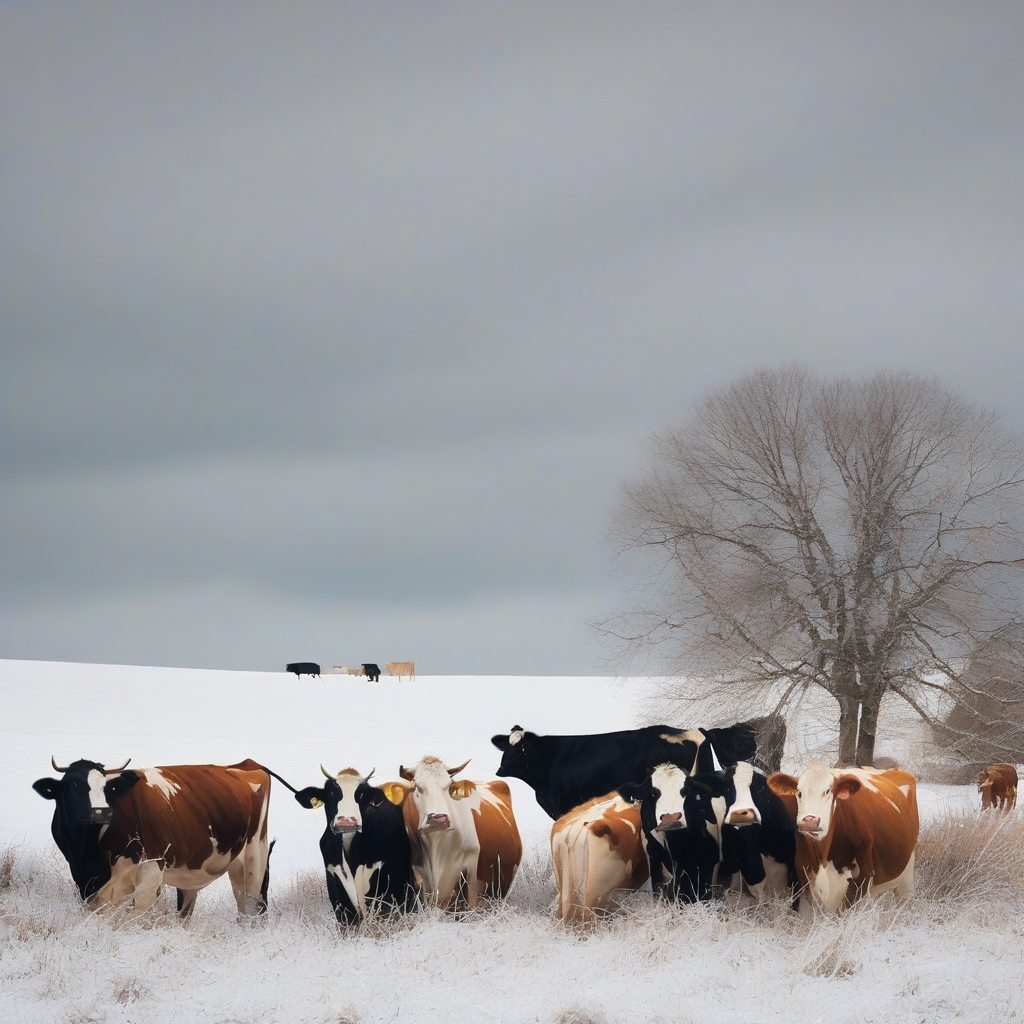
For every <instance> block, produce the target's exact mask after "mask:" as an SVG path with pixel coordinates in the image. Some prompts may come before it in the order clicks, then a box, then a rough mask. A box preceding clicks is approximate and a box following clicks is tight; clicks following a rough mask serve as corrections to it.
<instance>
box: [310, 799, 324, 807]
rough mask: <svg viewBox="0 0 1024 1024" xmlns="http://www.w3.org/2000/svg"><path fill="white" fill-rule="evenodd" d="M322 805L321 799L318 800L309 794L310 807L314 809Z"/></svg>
mask: <svg viewBox="0 0 1024 1024" xmlns="http://www.w3.org/2000/svg"><path fill="white" fill-rule="evenodd" d="M323 805H324V802H323V800H318V799H317V798H316V797H315V796H311V797H310V798H309V806H310V807H312V808H314V809H315V808H317V807H323Z"/></svg>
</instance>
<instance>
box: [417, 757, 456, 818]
mask: <svg viewBox="0 0 1024 1024" xmlns="http://www.w3.org/2000/svg"><path fill="white" fill-rule="evenodd" d="M451 783H452V777H451V776H450V775H449V774H448V769H447V768H445V766H444V765H443V764H442V763H441V762H440V761H438V760H437V759H436V758H424V759H423V760H422V761H420V763H419V764H418V765H416V767H415V768H414V769H413V792H412V795H413V797H414V799H415V801H416V809H417V810H418V811H419V812H420V828H424V827H425V826H428V825H429V822H428V820H427V819H428V817H429V816H430V815H441V814H444V815H448V817H449V820H450V819H451V818H452V817H453V805H454V804H455V803H456V801H453V800H452V799H451V797H450V796H449V794H448V787H449V786H450V785H451Z"/></svg>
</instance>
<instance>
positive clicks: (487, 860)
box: [33, 715, 1017, 924]
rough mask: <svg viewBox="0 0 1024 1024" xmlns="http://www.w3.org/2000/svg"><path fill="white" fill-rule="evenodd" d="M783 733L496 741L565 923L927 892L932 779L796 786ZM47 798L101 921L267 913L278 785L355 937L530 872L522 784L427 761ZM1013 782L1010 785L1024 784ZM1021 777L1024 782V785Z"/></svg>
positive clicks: (762, 722)
mask: <svg viewBox="0 0 1024 1024" xmlns="http://www.w3.org/2000/svg"><path fill="white" fill-rule="evenodd" d="M784 739H785V725H784V723H783V722H782V720H781V718H779V716H774V715H773V716H769V717H767V718H762V719H755V720H752V721H750V722H745V723H738V724H737V725H734V726H731V727H729V728H725V729H677V728H673V727H670V726H662V725H659V726H649V727H647V728H643V729H632V730H625V731H620V732H612V733H602V734H597V735H583V736H550V735H549V736H538V735H537V734H535V733H532V732H528V731H526V730H524V729H522V728H521V727H520V726H518V725H517V726H513V728H512V729H511V730H510V732H509V733H508V734H507V735H505V734H501V735H498V736H494V737H492V740H491V742H492V743H493V744H494V746H495V747H497V748H498V750H500V751H501V755H502V756H501V763H500V765H499V767H498V769H497V773H496V774H497V775H498V776H499V777H514V778H518V779H521V780H522V781H523V782H525V783H526V784H527V785H529V786H530V787H531V788H532V789H533V790H534V792H535V794H536V798H537V802H538V803H539V804H540V806H541V807H542V808H543V809H544V811H545V812H546V813H547V814H548V815H549V816H550V817H551V818H553V819H555V821H554V825H553V826H552V830H551V855H552V864H553V867H554V872H555V880H556V883H557V886H558V892H559V902H558V911H557V915H558V917H560V918H561V919H563V920H565V921H567V922H572V923H586V922H590V921H593V920H594V919H595V917H597V916H599V915H600V914H601V913H603V912H604V911H605V910H606V908H607V907H608V905H609V903H610V900H611V898H612V896H613V893H614V892H615V891H616V890H618V889H638V888H640V887H642V886H643V885H644V884H645V883H646V882H647V881H648V880H649V881H650V883H651V888H652V891H653V892H654V894H655V896H657V897H662V898H665V899H668V900H671V901H676V902H681V903H692V902H696V901H702V900H707V899H710V898H712V896H713V895H714V894H715V893H716V892H718V891H721V890H722V889H724V888H729V887H734V888H743V887H744V886H745V887H746V889H747V891H749V892H750V893H751V894H752V895H753V896H754V897H755V898H756V899H758V900H761V899H764V898H767V897H770V896H775V895H779V894H785V895H786V896H787V898H789V899H791V901H792V905H793V906H794V908H795V907H796V906H797V905H798V901H799V899H800V898H801V894H803V893H806V894H808V895H809V897H810V898H811V899H812V900H814V901H816V902H817V903H819V904H820V905H821V906H823V907H825V908H826V909H828V910H830V911H837V910H839V909H840V908H841V907H843V906H845V905H847V904H849V903H850V902H852V901H854V900H856V899H858V898H860V897H862V896H865V895H875V894H878V893H882V892H886V891H889V890H894V891H895V892H896V893H897V895H900V896H906V895H908V894H909V893H910V892H911V891H912V889H913V884H914V856H915V850H916V847H917V837H918V813H917V797H916V780H915V779H914V776H912V775H910V774H908V773H907V772H904V771H901V770H899V769H897V768H892V769H888V770H886V771H880V770H876V769H872V768H842V769H839V768H828V767H826V766H825V765H823V764H818V763H815V764H812V765H810V766H809V767H808V768H807V769H806V770H805V771H804V773H803V774H802V775H801V776H800V778H796V777H794V776H792V775H787V774H784V773H782V772H780V771H779V770H778V769H779V766H780V761H781V752H782V745H783V742H784ZM51 763H52V764H53V767H54V770H55V771H56V772H58V773H59V774H60V775H61V776H62V777H61V778H43V779H39V780H37V781H36V782H35V783H34V785H33V788H34V789H35V790H36V792H38V793H39V794H40V795H41V796H43V797H44V798H46V799H48V800H53V801H55V808H54V814H53V821H52V824H51V831H52V833H53V838H54V840H55V841H56V843H57V845H58V847H59V848H60V850H61V852H62V853H63V854H64V857H65V858H66V860H67V861H68V864H69V866H70V868H71V874H72V877H73V879H74V881H75V883H76V885H77V886H78V890H79V893H80V894H81V896H82V898H83V899H84V900H86V901H88V902H89V904H90V905H92V906H96V907H109V906H127V907H129V908H132V909H134V910H135V911H142V910H145V909H148V908H149V907H151V906H152V905H153V904H154V902H155V901H156V900H157V898H158V896H159V894H160V892H161V889H162V886H163V885H165V884H166V885H170V886H174V887H176V888H177V892H178V910H179V912H180V913H181V914H182V916H187V915H188V914H190V913H191V911H192V908H193V905H194V903H195V899H196V896H197V894H198V892H199V890H200V889H202V888H204V887H205V886H206V885H208V884H209V883H210V882H212V881H213V880H214V879H216V878H218V877H220V876H221V875H223V874H225V873H226V874H227V875H228V877H229V879H230V881H231V885H232V888H233V891H234V894H235V900H236V903H237V906H238V911H239V913H240V914H243V915H256V914H260V913H263V912H265V910H266V908H267V892H268V885H269V875H270V872H269V861H270V853H271V850H272V848H273V843H270V842H268V820H267V819H268V809H269V802H270V786H271V777H273V778H276V779H277V780H278V781H280V782H281V783H282V784H284V785H285V786H286V787H287V788H288V789H290V790H291V791H292V792H293V793H294V795H295V799H296V800H297V801H298V802H299V804H301V805H302V806H303V807H306V808H310V809H315V808H319V807H322V808H323V809H324V812H325V814H326V827H325V829H324V833H323V835H322V837H321V839H320V850H321V853H322V854H323V860H324V867H325V870H326V877H327V890H328V895H329V897H330V901H331V904H332V906H333V908H334V912H335V915H336V916H337V918H338V920H339V921H340V922H342V923H344V924H354V923H358V922H359V921H361V920H362V919H363V918H365V917H366V916H367V915H372V914H377V913H380V912H382V911H384V912H392V911H395V910H400V911H411V910H413V909H414V908H415V907H417V906H419V905H432V906H439V907H444V908H454V907H456V906H464V905H465V906H469V907H470V908H472V907H475V906H477V905H478V904H479V902H480V900H481V899H482V898H484V897H492V898H502V897H504V896H505V895H506V894H507V893H508V891H509V888H510V886H511V884H512V881H513V879H514V878H515V875H516V871H517V869H518V867H519V863H520V860H521V858H522V842H521V840H520V837H519V830H518V828H517V826H516V821H515V817H514V815H513V813H512V798H511V793H510V791H509V787H508V785H507V784H506V783H505V782H503V781H501V778H499V779H495V780H492V781H490V782H473V781H469V780H465V779H456V778H455V776H457V775H458V774H459V773H460V772H461V771H462V770H463V769H464V768H465V767H466V764H468V762H465V763H463V764H461V765H458V766H456V767H454V768H449V767H448V766H446V765H445V764H444V763H443V762H442V761H440V760H438V759H437V758H435V757H424V758H422V759H421V760H420V761H419V762H418V763H417V764H416V765H414V766H413V767H412V768H406V767H404V766H403V767H400V768H399V776H400V779H399V780H396V781H392V782H382V783H380V784H379V785H374V784H372V783H371V781H370V777H371V776H372V775H373V772H372V771H371V772H370V773H369V775H365V776H364V775H362V774H361V773H360V772H358V771H356V770H355V769H353V768H346V769H344V770H343V771H340V772H330V771H328V770H327V769H326V768H324V766H323V765H321V766H320V770H321V772H322V773H323V775H324V783H323V785H320V786H308V787H306V788H304V789H301V790H296V789H295V788H294V787H293V786H291V785H290V784H289V783H288V782H286V781H285V780H284V779H282V778H281V776H279V775H277V774H276V773H275V772H272V771H270V770H269V769H268V768H265V767H264V766H262V765H260V764H257V763H256V762H255V761H250V760H247V761H243V762H241V763H239V764H233V765H228V766H225V767H221V766H215V765H178V766H173V767H161V768H141V769H128V767H127V764H128V763H127V762H125V764H123V765H121V766H120V767H119V768H107V767H105V766H104V765H102V764H98V763H96V762H92V761H86V760H79V761H75V762H74V763H72V764H70V765H68V766H67V767H64V768H61V767H59V766H58V765H57V763H56V761H55V760H54V759H52V758H51ZM1007 769H1009V772H1008V771H1007ZM1010 773H1012V777H1011V775H1010ZM978 785H979V789H981V791H982V793H983V799H984V801H985V804H986V806H996V807H998V808H1000V809H1002V810H1010V809H1012V807H1013V803H1014V800H1015V797H1016V785H1017V774H1016V770H1015V769H1014V768H1013V766H1011V765H994V766H992V768H989V769H986V771H985V772H983V773H982V775H981V776H979V779H978Z"/></svg>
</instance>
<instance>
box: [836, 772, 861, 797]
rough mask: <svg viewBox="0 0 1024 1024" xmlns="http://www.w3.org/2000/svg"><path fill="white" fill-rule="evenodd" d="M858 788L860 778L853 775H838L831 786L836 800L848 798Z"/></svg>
mask: <svg viewBox="0 0 1024 1024" xmlns="http://www.w3.org/2000/svg"><path fill="white" fill-rule="evenodd" d="M858 789H860V779H858V778H857V777H856V776H855V775H840V776H839V778H838V779H836V781H835V785H834V786H833V787H832V792H833V793H835V796H836V799H837V800H849V799H850V797H851V796H853V794H854V793H856V792H857V790H858Z"/></svg>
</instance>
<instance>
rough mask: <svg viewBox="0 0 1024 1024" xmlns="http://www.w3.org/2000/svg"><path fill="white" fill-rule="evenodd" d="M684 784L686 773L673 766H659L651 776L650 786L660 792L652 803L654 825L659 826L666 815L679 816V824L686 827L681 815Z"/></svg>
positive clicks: (683, 817)
mask: <svg viewBox="0 0 1024 1024" xmlns="http://www.w3.org/2000/svg"><path fill="white" fill-rule="evenodd" d="M685 782H686V772H684V771H683V770H682V768H677V767H676V766H675V765H674V764H661V765H658V767H657V768H655V769H654V771H653V773H652V774H651V785H652V786H653V787H654V788H655V789H657V790H660V795H659V796H658V798H657V800H655V803H654V824H655V825H656V826H657V825H660V824H661V820H662V817H663V816H664V815H666V814H668V815H673V814H678V815H679V819H678V820H679V823H680V824H681V825H683V826H685V825H686V818H685V816H684V815H683V794H682V789H683V785H684V784H685Z"/></svg>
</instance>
